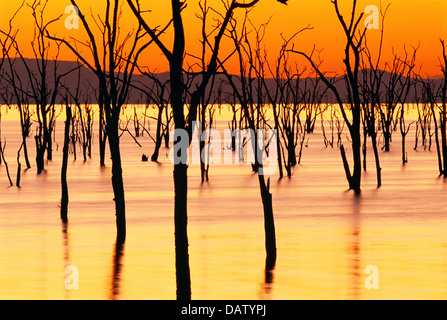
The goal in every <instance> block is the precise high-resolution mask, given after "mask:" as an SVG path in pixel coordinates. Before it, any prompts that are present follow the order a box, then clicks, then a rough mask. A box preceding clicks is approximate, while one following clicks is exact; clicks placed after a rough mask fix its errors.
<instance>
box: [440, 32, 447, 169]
mask: <svg viewBox="0 0 447 320" xmlns="http://www.w3.org/2000/svg"><path fill="white" fill-rule="evenodd" d="M440 41H441V45H442V58H441V71H442V74H443V78H442V84H441V86H440V88H439V94H438V96H439V97H440V98H441V99H440V102H441V108H440V109H441V110H440V115H439V123H440V129H441V150H442V171H441V172H440V173H441V174H443V175H444V178H447V134H446V132H447V53H446V48H445V44H444V40H440Z"/></svg>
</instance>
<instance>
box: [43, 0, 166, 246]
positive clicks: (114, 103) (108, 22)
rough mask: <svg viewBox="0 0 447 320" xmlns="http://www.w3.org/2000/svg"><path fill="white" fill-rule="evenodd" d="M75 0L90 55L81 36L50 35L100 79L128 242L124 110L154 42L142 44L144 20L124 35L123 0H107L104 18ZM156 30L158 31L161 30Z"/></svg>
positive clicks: (120, 228) (121, 234) (120, 231)
mask: <svg viewBox="0 0 447 320" xmlns="http://www.w3.org/2000/svg"><path fill="white" fill-rule="evenodd" d="M71 3H72V5H73V6H76V7H77V8H78V15H79V19H80V20H81V22H82V25H83V27H84V30H85V32H86V34H87V37H88V49H89V50H87V51H88V52H89V55H90V56H89V58H87V55H86V53H85V52H81V51H80V50H79V49H78V46H77V45H78V44H80V45H81V47H82V46H84V45H85V43H84V42H80V41H79V40H77V39H71V40H70V41H67V40H65V39H62V38H59V37H57V36H55V35H50V34H49V33H48V32H47V33H46V36H47V37H48V38H49V39H52V40H54V41H56V42H57V43H62V44H64V45H65V46H66V47H67V48H68V49H70V50H71V52H72V53H73V54H74V55H75V56H76V57H77V58H78V59H79V61H81V62H82V64H83V65H84V66H86V67H87V68H88V69H90V70H91V71H93V72H94V73H95V75H96V77H97V79H98V85H99V93H98V94H99V104H100V105H102V106H103V108H104V115H105V123H106V132H107V139H108V142H109V148H110V156H111V160H112V187H113V193H114V201H115V212H116V227H117V242H118V243H124V241H125V239H126V214H125V212H126V210H125V196H124V183H123V171H122V165H121V151H120V132H119V122H120V114H121V108H122V106H123V105H124V104H125V102H126V99H127V96H128V93H129V89H130V83H131V81H132V76H133V74H134V71H135V69H136V63H137V60H138V57H139V55H140V54H141V52H142V51H143V50H144V49H145V48H147V46H149V44H150V43H151V42H145V44H143V45H141V42H142V41H141V39H142V38H143V37H144V36H145V33H144V31H143V28H142V25H141V23H139V24H138V25H137V27H136V29H135V30H132V31H129V32H128V33H127V34H125V35H124V37H122V28H121V27H122V26H120V24H119V23H120V18H121V17H122V6H123V3H122V2H121V1H119V0H114V1H112V0H107V1H105V5H106V10H105V14H104V16H103V17H100V18H99V20H100V21H97V20H96V19H97V18H96V16H94V15H93V14H92V20H87V17H86V16H85V15H84V13H83V12H84V9H81V8H80V7H79V6H78V5H77V2H76V1H74V0H71ZM91 25H96V26H97V28H98V30H97V33H98V34H96V35H95V33H94V31H93V30H92V28H91ZM156 33H157V35H158V32H156ZM127 49H128V50H127ZM92 61H93V62H92ZM100 118H101V115H100Z"/></svg>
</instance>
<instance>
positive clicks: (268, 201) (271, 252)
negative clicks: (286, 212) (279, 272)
mask: <svg viewBox="0 0 447 320" xmlns="http://www.w3.org/2000/svg"><path fill="white" fill-rule="evenodd" d="M258 179H259V187H260V190H261V198H262V204H263V207H264V231H265V251H266V260H265V261H266V262H265V265H266V269H268V270H271V269H273V268H274V267H275V264H276V231H275V221H274V217H273V204H272V194H271V193H270V190H269V189H270V186H269V182H267V185H266V184H265V179H264V176H263V175H260V174H259V171H258Z"/></svg>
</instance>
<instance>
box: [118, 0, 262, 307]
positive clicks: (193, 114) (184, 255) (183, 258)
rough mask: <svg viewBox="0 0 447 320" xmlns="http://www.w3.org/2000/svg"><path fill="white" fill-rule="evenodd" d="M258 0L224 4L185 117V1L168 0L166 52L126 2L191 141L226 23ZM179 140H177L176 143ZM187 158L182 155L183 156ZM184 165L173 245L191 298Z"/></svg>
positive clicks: (184, 291)
mask: <svg viewBox="0 0 447 320" xmlns="http://www.w3.org/2000/svg"><path fill="white" fill-rule="evenodd" d="M258 2H259V0H253V1H250V2H248V3H242V2H239V1H237V0H231V1H230V2H229V3H228V4H226V3H224V5H225V11H226V12H225V14H222V21H221V22H220V24H219V28H218V29H217V30H216V36H215V37H214V43H213V44H211V46H210V47H211V57H210V58H209V60H208V64H207V66H206V70H205V71H204V72H203V75H202V79H201V82H200V83H199V84H198V86H197V87H196V89H195V91H194V92H193V93H192V94H191V99H190V105H189V111H188V116H187V117H186V118H185V114H184V101H183V96H184V94H183V93H184V79H183V74H184V70H183V63H184V56H185V33H184V27H183V18H182V11H183V8H184V6H185V2H182V1H180V0H171V5H172V25H173V28H174V45H173V48H172V50H169V49H168V48H167V47H166V46H165V44H164V43H163V42H162V41H161V40H160V39H159V37H158V35H157V32H156V30H155V29H153V28H151V27H149V25H148V24H147V23H146V22H145V19H144V18H143V17H142V10H141V8H140V4H139V3H138V2H137V4H136V5H135V4H134V2H133V1H132V0H127V3H128V4H129V6H130V7H131V9H132V11H133V13H134V14H135V16H136V17H137V19H138V21H139V23H140V24H142V25H143V27H144V29H145V30H146V32H147V33H148V34H149V35H150V36H151V38H152V40H153V41H154V42H155V43H156V44H157V46H158V47H159V48H160V50H161V51H162V53H163V54H164V56H165V57H166V59H167V60H168V62H169V76H170V86H171V105H172V110H173V119H174V125H175V129H182V130H186V131H187V132H188V134H189V137H190V140H191V138H192V130H193V128H192V123H193V121H196V120H197V111H198V106H199V104H200V97H202V96H203V92H204V91H205V90H206V87H207V85H208V83H209V81H210V79H211V78H212V77H213V75H214V74H215V73H216V71H217V68H218V64H217V60H218V55H219V51H220V50H219V49H220V44H221V40H222V37H223V35H224V33H225V31H226V30H227V26H228V23H229V21H230V19H231V18H232V17H233V13H234V11H235V10H237V9H239V8H242V9H244V8H245V9H247V8H250V7H253V6H254V5H255V4H256V3H258ZM177 139H178V137H176V141H177ZM182 156H183V157H185V158H186V156H185V155H182ZM187 168H188V167H187V164H186V163H185V162H183V161H181V162H179V163H178V164H175V165H174V192H175V205H174V216H175V217H174V220H175V246H176V270H177V298H178V299H190V298H191V279H190V270H189V254H188V235H187V220H188V218H187V217H188V215H187V192H188V191H187V189H188V184H187Z"/></svg>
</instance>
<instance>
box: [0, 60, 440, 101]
mask: <svg viewBox="0 0 447 320" xmlns="http://www.w3.org/2000/svg"><path fill="white" fill-rule="evenodd" d="M25 63H26V65H27V66H28V70H29V71H30V73H31V74H33V75H34V77H37V75H38V70H39V66H38V64H37V62H36V60H33V59H26V60H25ZM77 67H79V68H78V69H77ZM14 69H15V72H16V74H17V75H18V78H19V79H20V83H21V88H22V90H24V91H30V90H31V85H30V83H31V81H30V76H29V73H28V71H27V68H26V66H25V64H24V63H23V62H22V61H21V60H20V59H15V60H14ZM70 70H73V71H72V72H70V73H68V72H69V71H70ZM47 72H48V77H47V84H46V85H47V87H48V88H51V89H52V88H54V83H55V80H56V78H57V77H58V76H59V75H63V74H66V75H64V76H63V77H62V78H61V84H62V85H61V86H59V88H58V96H57V100H56V103H64V102H65V96H66V94H67V90H68V91H69V92H71V93H72V94H73V95H74V94H75V93H76V89H77V87H78V81H79V99H80V101H81V103H96V102H97V95H98V80H97V77H96V75H95V74H94V73H93V72H92V71H91V70H89V69H88V68H86V67H84V66H82V65H81V66H79V64H78V63H77V62H73V61H58V62H57V63H55V61H52V60H49V61H47ZM369 72H371V71H370V70H368V71H366V74H368V73H369ZM2 73H3V75H4V77H2V78H1V86H0V92H1V95H0V102H1V103H5V102H6V103H10V104H14V103H15V100H14V98H13V95H12V93H13V88H12V86H11V84H10V83H8V81H6V80H5V76H7V74H8V73H9V67H8V66H7V63H4V65H3V70H2ZM153 76H154V77H155V78H156V79H158V81H160V82H161V83H165V82H167V81H168V80H169V73H159V74H156V75H153ZM392 76H393V75H392V74H391V73H389V72H385V73H384V75H383V82H384V84H387V83H389V80H390V78H391V77H392ZM185 77H187V76H185ZM199 77H200V76H199ZM232 77H233V79H235V80H234V81H235V83H236V85H237V87H238V88H240V83H241V81H240V80H239V77H238V76H236V75H234V76H232ZM362 77H363V73H361V74H360V81H362ZM191 78H192V77H191ZM328 79H329V80H330V81H331V82H333V83H334V86H335V87H336V88H337V90H338V91H339V92H340V96H341V97H342V99H344V102H347V101H348V100H347V89H346V85H345V82H344V81H343V76H341V77H328ZM402 80H403V81H404V80H405V78H403V79H402ZM411 80H412V81H414V79H411ZM423 81H427V79H423ZM316 82H318V86H317V90H316V91H317V92H319V94H320V93H322V92H325V96H324V97H323V99H322V101H321V102H323V103H335V102H336V100H335V97H334V95H333V93H332V92H331V91H330V90H327V87H326V85H325V84H324V83H323V82H322V81H318V79H315V78H303V79H300V80H299V85H298V87H296V82H295V81H293V82H292V83H291V86H292V87H294V88H297V90H298V92H300V94H301V95H302V94H303V92H307V94H311V92H312V90H314V84H315V83H316ZM34 83H35V82H34ZM186 83H188V84H189V86H190V88H195V85H196V84H197V80H194V79H192V80H190V81H186ZM441 83H442V79H434V80H433V84H434V86H435V87H438V86H439V85H440V84H441ZM266 85H267V87H268V88H269V91H270V93H271V95H273V96H274V95H275V92H276V88H277V86H276V82H275V80H274V79H266ZM156 88H157V86H156V81H155V80H154V79H151V78H150V77H148V76H146V75H141V74H135V75H133V78H132V88H131V90H130V92H129V95H128V97H127V103H128V104H145V103H148V102H149V103H151V102H152V101H151V100H149V98H148V96H149V95H150V94H151V91H152V90H153V92H155V93H156V92H157V90H156ZM253 88H254V89H256V88H257V81H253ZM397 89H399V87H397ZM381 91H382V92H381V95H382V96H384V94H385V85H382V90H381ZM421 91H422V86H421V85H419V86H418V87H416V88H415V87H414V86H413V87H412V89H411V90H410V92H409V95H408V98H409V99H408V100H407V102H409V103H410V102H414V101H415V96H418V97H419V98H421V97H422V92H421ZM168 96H169V84H167V86H166V91H165V99H167V98H168ZM263 96H264V102H265V103H268V102H269V101H268V99H267V95H266V93H265V92H264V95H263ZM210 97H211V98H210V101H211V102H221V103H227V102H232V101H233V100H234V96H233V90H232V87H231V86H230V84H229V83H228V80H227V78H226V77H225V76H224V75H223V74H218V75H216V78H215V81H214V89H213V92H212V94H211V96H210ZM1 100H3V101H1ZM4 100H6V101H4ZM29 103H30V104H33V101H31V100H30V101H29Z"/></svg>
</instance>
